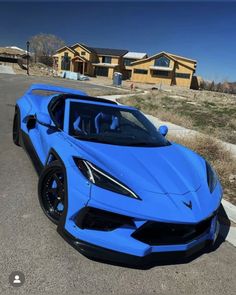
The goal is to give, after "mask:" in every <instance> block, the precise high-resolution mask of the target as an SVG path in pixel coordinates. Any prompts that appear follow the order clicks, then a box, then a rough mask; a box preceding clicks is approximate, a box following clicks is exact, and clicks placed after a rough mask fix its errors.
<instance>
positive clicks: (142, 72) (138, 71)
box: [134, 69, 148, 75]
mask: <svg viewBox="0 0 236 295" xmlns="http://www.w3.org/2000/svg"><path fill="white" fill-rule="evenodd" d="M134 73H135V74H144V75H146V74H147V73H148V71H147V70H143V69H134Z"/></svg>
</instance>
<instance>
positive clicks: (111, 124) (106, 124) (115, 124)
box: [94, 112, 119, 134]
mask: <svg viewBox="0 0 236 295" xmlns="http://www.w3.org/2000/svg"><path fill="white" fill-rule="evenodd" d="M94 121H95V129H96V133H97V134H99V133H102V132H105V131H107V130H111V131H115V130H117V129H118V128H119V118H118V117H117V116H115V115H110V114H105V113H103V112H100V113H98V114H97V116H96V117H95V120H94Z"/></svg>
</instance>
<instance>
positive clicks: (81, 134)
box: [69, 102, 169, 147]
mask: <svg viewBox="0 0 236 295" xmlns="http://www.w3.org/2000/svg"><path fill="white" fill-rule="evenodd" d="M69 118H70V119H69V134H70V135H72V136H74V137H76V138H78V139H80V140H87V141H94V142H101V143H107V144H114V145H125V146H152V147H153V146H155V147H156V146H166V145H169V142H168V141H167V140H166V139H165V138H164V137H163V136H162V135H161V134H160V133H159V132H158V131H157V129H156V128H155V126H154V125H152V123H151V122H150V121H149V120H148V119H147V118H146V117H145V116H144V115H143V114H142V113H141V112H139V111H138V110H135V109H124V108H120V107H112V106H106V105H97V104H92V103H91V104H90V103H89V104H88V103H80V102H71V103H70V117H69Z"/></svg>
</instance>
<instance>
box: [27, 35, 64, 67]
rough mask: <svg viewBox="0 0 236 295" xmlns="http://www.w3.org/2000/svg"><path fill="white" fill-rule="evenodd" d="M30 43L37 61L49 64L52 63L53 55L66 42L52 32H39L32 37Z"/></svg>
mask: <svg viewBox="0 0 236 295" xmlns="http://www.w3.org/2000/svg"><path fill="white" fill-rule="evenodd" d="M30 45H31V48H32V51H33V53H34V57H35V62H37V61H38V62H42V63H45V64H47V65H51V64H52V55H53V54H54V53H55V52H56V51H57V49H59V48H60V47H62V46H64V45H65V42H64V41H63V40H62V39H60V38H59V37H57V36H55V35H52V34H42V33H41V34H38V35H35V36H33V37H31V38H30Z"/></svg>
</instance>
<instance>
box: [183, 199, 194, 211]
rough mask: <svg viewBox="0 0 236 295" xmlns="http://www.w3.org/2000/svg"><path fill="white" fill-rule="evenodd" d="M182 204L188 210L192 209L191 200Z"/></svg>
mask: <svg viewBox="0 0 236 295" xmlns="http://www.w3.org/2000/svg"><path fill="white" fill-rule="evenodd" d="M183 203H184V205H185V206H186V207H188V208H189V209H191V210H192V208H193V204H192V201H191V200H190V201H189V203H187V202H184V201H183Z"/></svg>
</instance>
